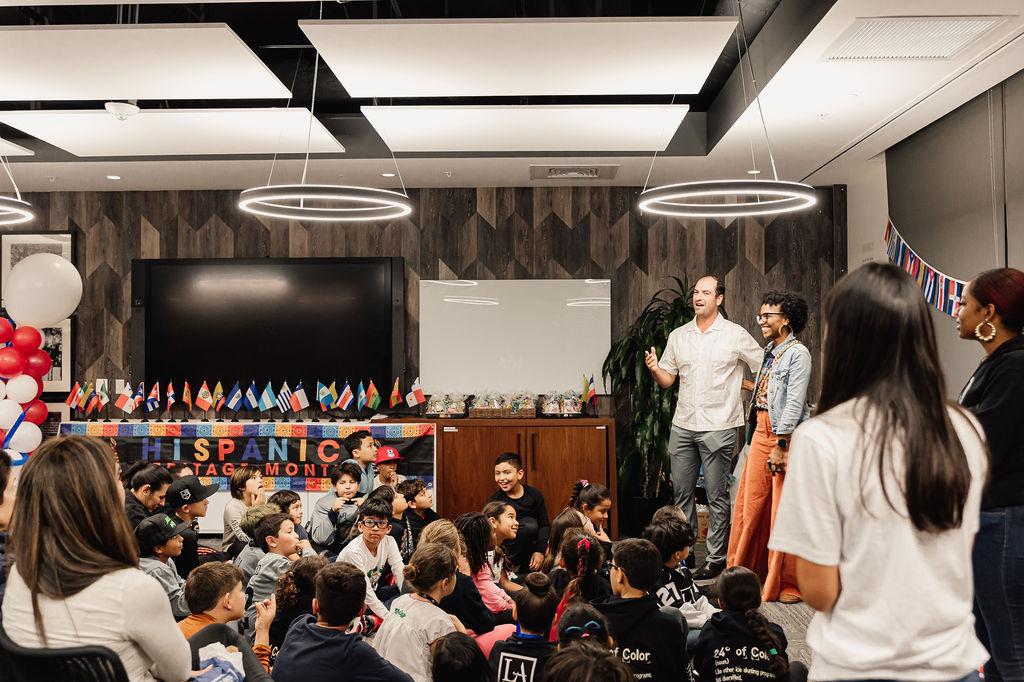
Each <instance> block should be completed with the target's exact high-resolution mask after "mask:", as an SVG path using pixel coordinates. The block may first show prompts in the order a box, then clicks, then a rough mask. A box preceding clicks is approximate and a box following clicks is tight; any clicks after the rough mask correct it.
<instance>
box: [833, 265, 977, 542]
mask: <svg viewBox="0 0 1024 682" xmlns="http://www.w3.org/2000/svg"><path fill="white" fill-rule="evenodd" d="M825 324H826V329H827V335H826V338H825V349H824V356H825V357H824V366H823V371H822V386H821V400H820V403H819V405H820V413H825V412H828V411H829V410H831V409H832V408H834V407H836V406H838V405H840V404H842V403H845V402H847V401H848V400H852V399H854V398H861V399H863V400H864V401H865V402H866V405H865V407H866V408H869V409H865V410H864V411H863V413H862V415H863V416H862V417H861V419H862V421H861V428H862V431H863V432H867V433H874V434H875V436H876V438H877V441H878V450H877V452H876V453H875V455H876V457H877V460H878V461H877V468H878V475H879V477H880V478H881V481H882V492H883V494H884V496H885V500H886V502H887V503H888V504H889V506H890V507H892V508H893V509H894V510H895V509H896V507H895V506H894V505H893V502H892V498H891V497H890V495H889V491H888V489H887V488H886V485H885V474H886V471H887V470H888V471H889V472H890V473H892V472H894V471H895V470H896V468H895V465H894V463H893V462H892V461H891V459H892V458H891V455H890V456H887V450H889V448H890V447H891V444H892V443H893V442H894V441H895V442H900V443H901V444H902V446H903V451H904V460H905V469H906V471H905V474H904V477H903V485H902V486H901V488H902V493H903V495H904V497H905V499H906V505H907V512H908V514H909V516H910V520H911V522H912V523H913V524H914V527H915V528H917V529H918V530H920V531H929V532H939V531H944V530H948V529H950V528H957V527H959V526H960V523H961V521H962V520H963V510H964V504H965V503H966V502H967V493H968V490H969V488H970V484H971V470H970V467H969V466H968V463H967V457H966V455H965V454H964V449H963V446H962V445H961V443H960V439H959V438H958V437H957V434H956V431H955V430H954V429H953V424H952V422H951V421H950V418H949V412H948V406H949V403H947V401H946V399H945V398H944V396H943V389H944V386H945V383H946V382H945V380H944V379H943V375H942V368H941V367H940V366H939V352H938V347H937V345H936V343H935V330H934V328H933V326H932V321H931V317H930V313H929V312H928V307H927V305H926V304H925V300H924V297H923V296H921V290H920V288H919V287H918V286H917V283H916V282H914V280H913V279H911V277H910V276H909V275H908V274H906V273H905V272H903V271H902V270H900V269H899V268H898V267H896V266H895V265H889V264H882V263H869V264H867V265H864V266H861V267H860V268H858V269H857V270H854V271H853V272H851V273H850V274H848V275H846V276H845V277H843V278H842V279H841V280H840V281H839V282H838V283H837V284H836V286H835V287H834V288H833V289H832V292H831V293H830V294H829V295H828V299H827V300H826V302H825ZM870 462H871V457H870V455H869V456H867V457H865V459H864V463H865V465H864V467H863V468H862V478H863V477H866V476H867V475H868V470H869V464H870ZM863 487H864V486H862V489H863ZM862 501H863V498H862Z"/></svg>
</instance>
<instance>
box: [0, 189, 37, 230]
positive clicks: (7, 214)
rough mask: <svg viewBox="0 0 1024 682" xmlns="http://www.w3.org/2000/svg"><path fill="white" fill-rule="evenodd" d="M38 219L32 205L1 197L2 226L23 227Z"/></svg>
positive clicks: (0, 213)
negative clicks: (22, 225) (24, 224)
mask: <svg viewBox="0 0 1024 682" xmlns="http://www.w3.org/2000/svg"><path fill="white" fill-rule="evenodd" d="M35 217H36V214H35V212H34V211H33V210H32V204H30V203H28V202H27V201H22V200H21V199H15V198H14V197H5V196H0V225H21V224H23V223H29V222H32V220H34V219H35Z"/></svg>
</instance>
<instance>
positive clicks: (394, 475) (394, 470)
mask: <svg viewBox="0 0 1024 682" xmlns="http://www.w3.org/2000/svg"><path fill="white" fill-rule="evenodd" d="M404 461H405V458H404V457H402V455H400V454H399V453H398V450H396V449H395V448H393V447H391V446H390V445H382V446H380V447H379V448H377V459H376V460H374V462H373V465H374V466H375V467H376V468H377V476H376V477H375V478H374V479H373V489H374V490H376V489H377V488H379V487H381V486H382V485H387V486H391V487H392V488H397V487H398V484H399V483H401V482H402V481H404V480H405V476H402V475H401V474H399V473H398V463H399V462H404Z"/></svg>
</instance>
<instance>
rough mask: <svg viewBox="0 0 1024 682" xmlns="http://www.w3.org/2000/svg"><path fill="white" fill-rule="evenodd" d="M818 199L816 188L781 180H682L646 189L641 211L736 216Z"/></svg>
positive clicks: (806, 204)
mask: <svg viewBox="0 0 1024 682" xmlns="http://www.w3.org/2000/svg"><path fill="white" fill-rule="evenodd" d="M817 201H818V199H817V197H816V196H815V194H814V188H813V187H811V186H810V185H805V184H803V183H802V182H785V181H782V180H709V181H704V182H680V183H678V184H675V185H662V186H661V187H653V188H651V189H649V190H645V191H644V192H642V193H641V194H640V204H639V207H640V210H641V211H644V212H646V213H655V214H658V215H667V216H677V217H683V218H735V217H742V216H758V215H774V214H777V213H790V212H792V211H801V210H803V209H805V208H809V207H811V206H813V205H814V204H816V203H817Z"/></svg>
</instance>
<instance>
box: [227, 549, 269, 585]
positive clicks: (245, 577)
mask: <svg viewBox="0 0 1024 682" xmlns="http://www.w3.org/2000/svg"><path fill="white" fill-rule="evenodd" d="M266 554H267V553H266V552H264V551H263V550H262V549H260V548H259V547H257V546H256V545H254V544H252V543H251V542H250V543H249V544H248V545H246V546H245V547H243V548H242V551H241V552H239V553H238V556H236V557H235V568H237V569H238V570H239V571H241V572H242V584H243V585H248V584H249V581H250V580H252V575H253V573H255V572H256V565H257V564H258V563H259V562H260V559H262V558H263V557H264V556H266Z"/></svg>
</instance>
